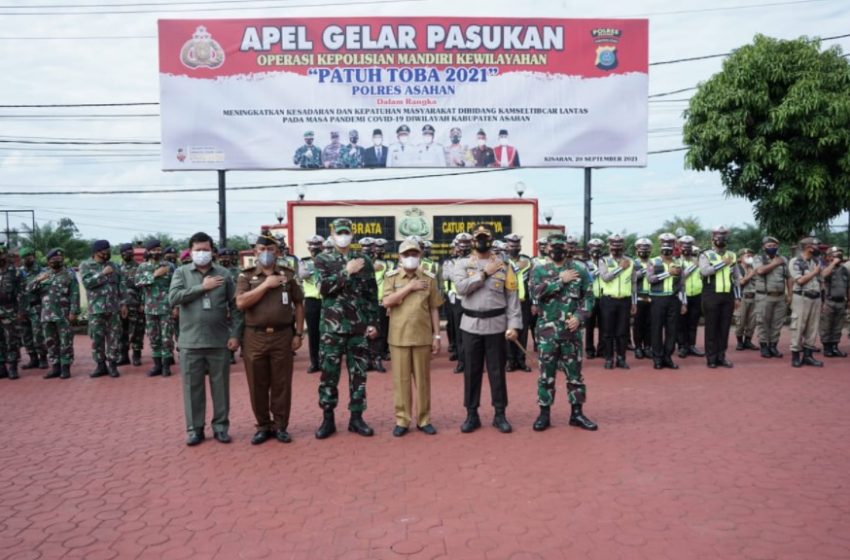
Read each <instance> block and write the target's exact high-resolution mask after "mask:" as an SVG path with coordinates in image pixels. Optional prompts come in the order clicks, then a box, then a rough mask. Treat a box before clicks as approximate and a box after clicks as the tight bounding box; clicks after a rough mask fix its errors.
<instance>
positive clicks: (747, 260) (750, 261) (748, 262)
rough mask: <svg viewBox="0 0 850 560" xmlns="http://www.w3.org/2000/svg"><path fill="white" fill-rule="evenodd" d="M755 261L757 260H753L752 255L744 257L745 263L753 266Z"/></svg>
mask: <svg viewBox="0 0 850 560" xmlns="http://www.w3.org/2000/svg"><path fill="white" fill-rule="evenodd" d="M753 262H755V261H753V258H752V257H747V258H746V259H744V264H747V265H749V266H753Z"/></svg>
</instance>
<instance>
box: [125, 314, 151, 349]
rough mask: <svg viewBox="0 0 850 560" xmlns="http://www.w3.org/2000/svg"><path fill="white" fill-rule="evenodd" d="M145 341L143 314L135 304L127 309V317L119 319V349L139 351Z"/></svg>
mask: <svg viewBox="0 0 850 560" xmlns="http://www.w3.org/2000/svg"><path fill="white" fill-rule="evenodd" d="M144 343H145V314H144V313H142V312H141V311H139V309H138V308H137V307H135V306H130V308H129V309H128V310H127V318H126V319H121V351H122V352H129V351H130V349H131V348H132V349H133V351H134V352H141V351H142V346H143V345H144Z"/></svg>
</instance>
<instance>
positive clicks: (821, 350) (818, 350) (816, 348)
mask: <svg viewBox="0 0 850 560" xmlns="http://www.w3.org/2000/svg"><path fill="white" fill-rule="evenodd" d="M812 352H814V353H818V352H823V348H819V347H817V346H815V347H814V348H812Z"/></svg>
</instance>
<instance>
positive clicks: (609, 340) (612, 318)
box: [599, 296, 632, 360]
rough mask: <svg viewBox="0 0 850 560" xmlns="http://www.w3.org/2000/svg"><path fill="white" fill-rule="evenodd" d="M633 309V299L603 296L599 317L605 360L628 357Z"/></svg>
mask: <svg viewBox="0 0 850 560" xmlns="http://www.w3.org/2000/svg"><path fill="white" fill-rule="evenodd" d="M631 308H632V300H631V298H627V297H624V298H612V297H611V296H602V298H601V301H600V302H599V317H600V319H601V322H602V325H601V326H600V333H601V336H600V338H601V340H602V342H603V344H604V346H605V347H604V348H603V349H602V351H603V353H604V356H605V359H606V360H610V359H612V358H613V357H614V352H616V353H617V356H618V357H621V358H625V357H626V341H627V340H626V339H627V338H628V336H629V311H630V310H631Z"/></svg>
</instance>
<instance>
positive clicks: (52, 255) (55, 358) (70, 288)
mask: <svg viewBox="0 0 850 560" xmlns="http://www.w3.org/2000/svg"><path fill="white" fill-rule="evenodd" d="M47 266H48V267H49V268H48V270H46V271H44V272H42V273H41V274H39V275H38V276H36V277H35V279H34V280H33V281H32V282H30V283H29V284H28V285H27V290H28V291H29V293H30V294H32V295H33V296H34V297H37V298H39V299H40V301H41V327H42V329H43V330H44V344H45V346H47V361H48V362H49V363H50V371H49V372H47V374H45V376H44V378H45V379H53V378H55V377H61V378H62V379H68V378H69V377H71V364H72V363H74V331H73V329H72V327H71V323H73V322H74V321H76V320H77V315H79V314H80V285H79V283H78V282H77V276H76V275H75V274H74V271H73V270H70V269H68V268H65V252H64V251H63V250H62V249H60V248H54V249H51V250H50V251H49V252H48V253H47Z"/></svg>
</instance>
